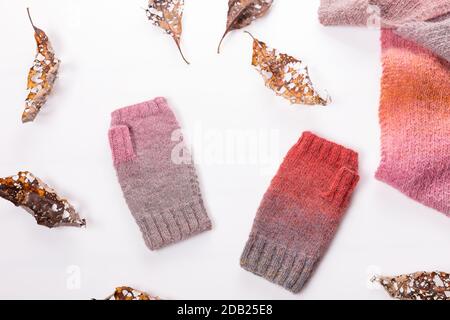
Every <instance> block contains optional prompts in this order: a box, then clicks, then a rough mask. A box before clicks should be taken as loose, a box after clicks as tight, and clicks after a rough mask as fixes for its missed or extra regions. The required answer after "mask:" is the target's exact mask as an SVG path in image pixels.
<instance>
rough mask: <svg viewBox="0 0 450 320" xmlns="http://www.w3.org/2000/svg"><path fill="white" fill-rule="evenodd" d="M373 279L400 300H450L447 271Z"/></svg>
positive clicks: (449, 282) (449, 275) (449, 276)
mask: <svg viewBox="0 0 450 320" xmlns="http://www.w3.org/2000/svg"><path fill="white" fill-rule="evenodd" d="M372 281H373V282H379V283H380V284H381V285H382V286H383V287H384V289H385V290H386V291H387V292H388V293H389V295H390V296H391V297H393V298H396V299H400V300H450V274H448V273H445V272H440V271H435V272H416V273H412V274H404V275H400V276H397V277H384V276H379V277H378V276H376V277H373V278H372Z"/></svg>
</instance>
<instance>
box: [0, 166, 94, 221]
mask: <svg viewBox="0 0 450 320" xmlns="http://www.w3.org/2000/svg"><path fill="white" fill-rule="evenodd" d="M0 197H2V198H4V199H6V200H8V201H11V202H12V203H13V204H14V205H15V206H21V207H22V208H24V209H25V210H26V211H28V212H29V213H30V214H31V215H32V216H33V217H34V218H35V219H36V222H37V223H38V224H40V225H43V226H46V227H49V228H53V227H60V226H73V227H81V226H85V225H86V221H85V220H84V219H81V218H80V216H79V215H78V213H77V212H76V211H75V209H74V207H73V206H72V205H71V204H70V203H69V202H68V201H67V200H66V199H63V198H61V197H59V196H58V195H57V194H56V192H55V191H54V190H53V189H51V188H50V187H48V186H47V185H46V184H45V183H44V182H42V181H41V180H40V179H38V178H36V177H35V176H34V175H33V174H31V173H30V172H28V171H24V172H19V173H18V174H17V175H15V176H11V177H7V178H3V179H1V178H0Z"/></svg>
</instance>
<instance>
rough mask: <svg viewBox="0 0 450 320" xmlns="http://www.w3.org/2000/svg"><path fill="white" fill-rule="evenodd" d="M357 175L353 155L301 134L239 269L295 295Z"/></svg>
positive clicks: (325, 242)
mask: <svg viewBox="0 0 450 320" xmlns="http://www.w3.org/2000/svg"><path fill="white" fill-rule="evenodd" d="M357 171H358V154H357V153H356V152H354V151H352V150H350V149H346V148H344V147H342V146H340V145H337V144H335V143H332V142H330V141H327V140H325V139H322V138H320V137H318V136H316V135H314V134H312V133H310V132H305V133H304V134H303V135H302V137H301V138H300V140H299V141H298V142H297V143H296V144H295V145H294V146H293V147H292V149H291V150H290V151H289V153H288V154H287V156H286V157H285V159H284V161H283V163H282V164H281V166H280V168H279V170H278V173H277V174H276V176H275V177H274V178H273V179H272V182H271V184H270V187H269V189H268V190H267V192H266V193H265V195H264V198H263V200H262V202H261V205H260V207H259V209H258V212H257V214H256V218H255V220H254V223H253V228H252V231H251V234H250V237H249V239H248V241H247V244H246V246H245V249H244V252H243V253H242V257H241V266H242V267H243V268H244V269H246V270H248V271H251V272H253V273H255V274H257V275H259V276H262V277H264V278H266V279H267V280H269V281H271V282H274V283H276V284H279V285H281V286H283V287H284V288H286V289H288V290H290V291H292V292H294V293H297V292H299V291H300V290H301V289H302V287H303V285H304V284H305V282H306V281H307V280H308V278H309V277H310V275H311V272H312V271H313V270H314V268H315V266H316V264H317V262H318V261H319V260H320V258H321V257H322V256H323V254H324V253H325V250H326V249H327V247H328V245H329V244H330V242H331V240H332V239H333V236H334V234H335V232H336V229H337V227H338V225H339V222H340V220H341V219H342V216H343V214H344V212H345V209H346V208H347V205H348V203H349V199H350V196H351V194H352V192H353V190H354V188H355V186H356V184H357V182H358V180H359V176H358V173H357Z"/></svg>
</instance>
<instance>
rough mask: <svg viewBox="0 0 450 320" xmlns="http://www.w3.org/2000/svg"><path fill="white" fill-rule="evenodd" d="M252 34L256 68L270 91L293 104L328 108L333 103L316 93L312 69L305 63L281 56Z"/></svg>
mask: <svg viewBox="0 0 450 320" xmlns="http://www.w3.org/2000/svg"><path fill="white" fill-rule="evenodd" d="M247 33H248V32H247ZM248 34H249V35H250V36H251V37H252V38H253V58H252V65H253V66H255V68H256V70H258V72H259V73H260V74H261V75H262V77H263V78H264V81H265V83H266V86H267V87H269V88H270V89H272V90H273V91H275V93H276V94H277V95H279V96H282V97H284V98H286V99H287V100H289V101H290V102H291V103H293V104H306V105H322V106H325V105H327V104H328V103H329V102H330V101H331V99H330V97H327V98H326V99H324V98H322V97H321V96H320V95H319V94H318V93H317V91H316V90H315V89H314V87H313V84H312V82H311V79H310V77H309V72H308V67H307V66H306V65H305V64H304V63H303V62H302V61H300V60H298V59H296V58H294V57H291V56H290V55H287V54H285V53H279V52H278V51H277V50H276V49H272V48H269V47H267V45H266V44H265V43H264V42H262V41H259V40H258V39H256V38H254V37H253V36H252V35H251V34H250V33H248Z"/></svg>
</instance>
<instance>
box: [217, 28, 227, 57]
mask: <svg viewBox="0 0 450 320" xmlns="http://www.w3.org/2000/svg"><path fill="white" fill-rule="evenodd" d="M227 33H228V29H227V30H225V32H224V34H223V36H222V38H221V39H220V42H219V45H218V47H217V54H220V46H221V45H222V41H223V39H225V36H226V35H227Z"/></svg>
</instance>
